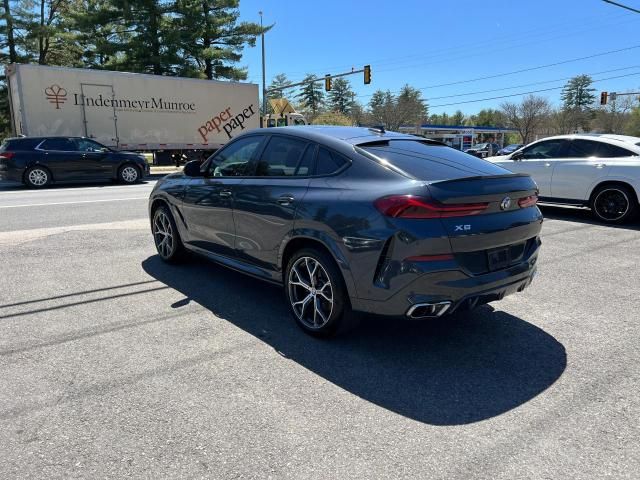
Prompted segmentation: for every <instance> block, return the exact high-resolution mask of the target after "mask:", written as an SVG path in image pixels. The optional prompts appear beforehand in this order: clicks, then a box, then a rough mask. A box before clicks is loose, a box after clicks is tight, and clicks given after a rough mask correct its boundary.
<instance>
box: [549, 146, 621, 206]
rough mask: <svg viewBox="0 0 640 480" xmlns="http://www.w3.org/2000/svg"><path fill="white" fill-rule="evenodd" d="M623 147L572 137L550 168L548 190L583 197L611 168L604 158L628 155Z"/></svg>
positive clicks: (587, 194) (561, 195)
mask: <svg viewBox="0 0 640 480" xmlns="http://www.w3.org/2000/svg"><path fill="white" fill-rule="evenodd" d="M631 155H633V153H632V152H630V151H628V150H625V149H624V148H621V147H617V146H615V145H610V144H608V143H604V142H598V141H595V140H585V139H574V140H572V141H571V144H570V146H569V148H568V150H567V155H566V158H564V159H563V160H562V161H561V162H558V163H557V165H556V168H555V170H554V172H553V182H552V187H551V189H552V193H553V196H554V197H557V198H562V199H569V200H570V199H576V200H582V201H586V200H588V199H589V195H590V194H591V188H592V186H593V185H595V184H596V183H598V182H599V181H601V180H605V179H606V178H607V176H608V174H609V171H610V170H611V165H610V164H609V163H608V162H607V159H612V158H616V157H618V158H622V157H629V156H631Z"/></svg>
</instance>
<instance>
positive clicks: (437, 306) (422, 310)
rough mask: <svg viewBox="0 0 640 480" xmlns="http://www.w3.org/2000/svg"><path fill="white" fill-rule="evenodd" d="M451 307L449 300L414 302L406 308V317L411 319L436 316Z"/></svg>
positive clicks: (439, 315)
mask: <svg viewBox="0 0 640 480" xmlns="http://www.w3.org/2000/svg"><path fill="white" fill-rule="evenodd" d="M450 307H451V302H437V303H416V304H415V305H411V307H410V308H409V310H407V317H409V318H412V319H415V320H417V319H420V318H438V317H441V316H442V315H444V314H445V312H446V311H447V310H449V308H450Z"/></svg>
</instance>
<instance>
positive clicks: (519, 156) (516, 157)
mask: <svg viewBox="0 0 640 480" xmlns="http://www.w3.org/2000/svg"><path fill="white" fill-rule="evenodd" d="M523 158H524V153H522V152H516V153H514V154H513V155H511V160H513V161H514V162H517V161H519V160H522V159H523Z"/></svg>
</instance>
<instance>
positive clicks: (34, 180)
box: [28, 168, 49, 187]
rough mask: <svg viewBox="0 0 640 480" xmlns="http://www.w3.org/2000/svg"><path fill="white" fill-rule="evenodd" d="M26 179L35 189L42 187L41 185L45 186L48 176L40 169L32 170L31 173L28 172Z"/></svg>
mask: <svg viewBox="0 0 640 480" xmlns="http://www.w3.org/2000/svg"><path fill="white" fill-rule="evenodd" d="M28 178H29V182H30V183H31V184H32V185H35V186H36V187H42V186H43V185H46V184H47V181H48V180H49V175H48V174H47V172H45V171H44V170H42V169H41V168H34V169H32V170H31V171H29V175H28Z"/></svg>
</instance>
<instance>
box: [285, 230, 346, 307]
mask: <svg viewBox="0 0 640 480" xmlns="http://www.w3.org/2000/svg"><path fill="white" fill-rule="evenodd" d="M297 239H309V240H315V241H317V242H319V243H321V244H322V245H323V246H324V247H325V248H326V249H327V250H329V252H330V253H331V256H332V257H333V259H334V260H335V261H336V263H337V264H338V268H340V271H341V272H342V278H343V279H344V283H345V285H346V287H347V291H348V293H349V297H351V298H357V296H358V295H357V293H358V292H357V290H356V286H355V282H354V281H353V276H352V274H351V269H350V268H349V262H348V261H347V259H346V257H345V253H344V252H343V250H342V249H341V248H340V246H339V245H340V242H339V241H338V240H336V239H334V238H333V237H331V235H329V234H328V233H326V232H321V231H318V230H314V229H310V228H301V229H300V228H298V229H293V230H291V231H290V232H289V233H288V234H287V235H286V236H285V237H284V239H283V240H282V242H281V243H280V248H279V249H278V260H277V261H278V265H281V264H282V259H283V256H284V251H285V248H286V247H287V245H288V244H289V242H291V241H292V240H297ZM283 276H284V275H283Z"/></svg>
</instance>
